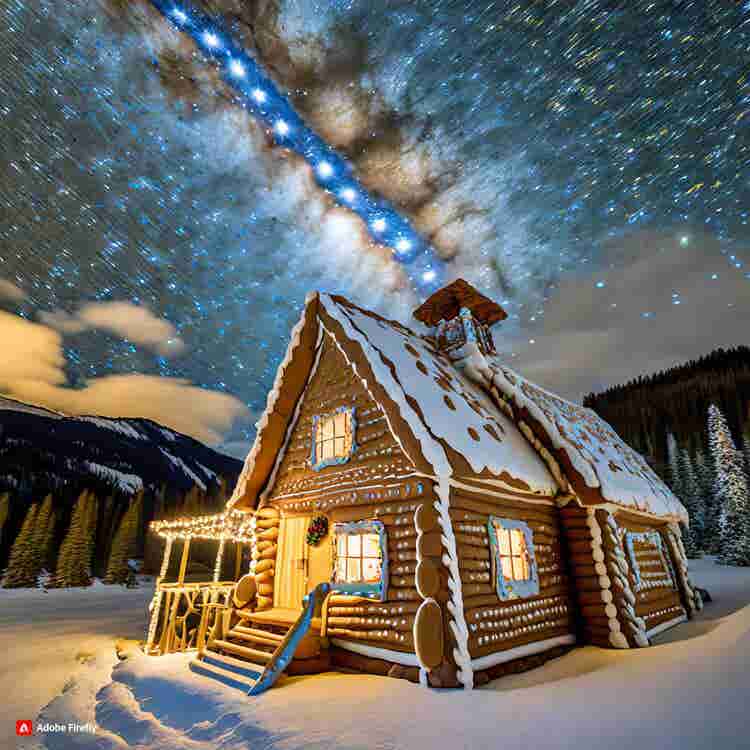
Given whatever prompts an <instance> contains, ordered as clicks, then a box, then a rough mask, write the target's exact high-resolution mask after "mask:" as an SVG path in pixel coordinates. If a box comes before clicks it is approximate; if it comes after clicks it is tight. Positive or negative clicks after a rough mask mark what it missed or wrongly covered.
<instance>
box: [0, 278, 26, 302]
mask: <svg viewBox="0 0 750 750" xmlns="http://www.w3.org/2000/svg"><path fill="white" fill-rule="evenodd" d="M3 298H4V299H8V300H10V301H11V302H23V300H25V299H26V293H25V292H24V291H23V290H22V289H19V288H18V287H17V286H16V285H15V284H14V283H12V282H11V281H7V280H6V279H0V299H3Z"/></svg>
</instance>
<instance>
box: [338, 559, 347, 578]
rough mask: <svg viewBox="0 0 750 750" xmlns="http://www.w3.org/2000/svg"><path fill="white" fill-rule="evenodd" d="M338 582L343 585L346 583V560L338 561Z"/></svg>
mask: <svg viewBox="0 0 750 750" xmlns="http://www.w3.org/2000/svg"><path fill="white" fill-rule="evenodd" d="M336 580H337V581H338V582H339V583H341V582H343V581H346V558H345V557H339V558H338V560H336Z"/></svg>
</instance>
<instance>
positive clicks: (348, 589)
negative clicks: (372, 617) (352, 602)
mask: <svg viewBox="0 0 750 750" xmlns="http://www.w3.org/2000/svg"><path fill="white" fill-rule="evenodd" d="M333 535H334V539H335V555H336V562H335V565H334V569H333V588H334V590H335V591H340V592H342V593H346V594H351V595H352V596H365V597H368V598H370V599H377V600H378V601H384V600H385V597H386V588H387V586H386V582H387V580H388V545H387V541H386V535H385V526H384V525H383V522H382V521H356V522H354V523H337V524H336V525H335V526H334V527H333Z"/></svg>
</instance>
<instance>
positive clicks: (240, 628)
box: [229, 625, 284, 648]
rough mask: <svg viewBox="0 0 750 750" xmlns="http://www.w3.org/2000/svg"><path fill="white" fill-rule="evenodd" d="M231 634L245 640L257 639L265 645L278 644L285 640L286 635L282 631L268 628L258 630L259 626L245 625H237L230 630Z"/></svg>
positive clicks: (274, 645)
mask: <svg viewBox="0 0 750 750" xmlns="http://www.w3.org/2000/svg"><path fill="white" fill-rule="evenodd" d="M229 635H230V636H233V637H236V638H240V639H241V640H243V641H251V640H252V641H256V642H257V643H262V644H263V645H265V646H273V647H274V648H276V646H278V645H279V643H281V642H282V641H283V640H284V636H283V635H281V634H280V633H271V632H270V631H268V630H258V629H257V628H246V627H245V626H244V625H235V626H234V627H233V628H232V629H231V630H230V631H229Z"/></svg>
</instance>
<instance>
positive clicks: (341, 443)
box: [334, 437, 346, 456]
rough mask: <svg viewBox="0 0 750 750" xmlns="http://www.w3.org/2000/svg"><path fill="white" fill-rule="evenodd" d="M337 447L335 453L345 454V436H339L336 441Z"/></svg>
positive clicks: (338, 454)
mask: <svg viewBox="0 0 750 750" xmlns="http://www.w3.org/2000/svg"><path fill="white" fill-rule="evenodd" d="M335 446H336V449H335V450H334V453H335V454H336V455H337V456H345V455H346V450H345V449H344V438H342V437H337V438H336V442H335Z"/></svg>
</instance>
